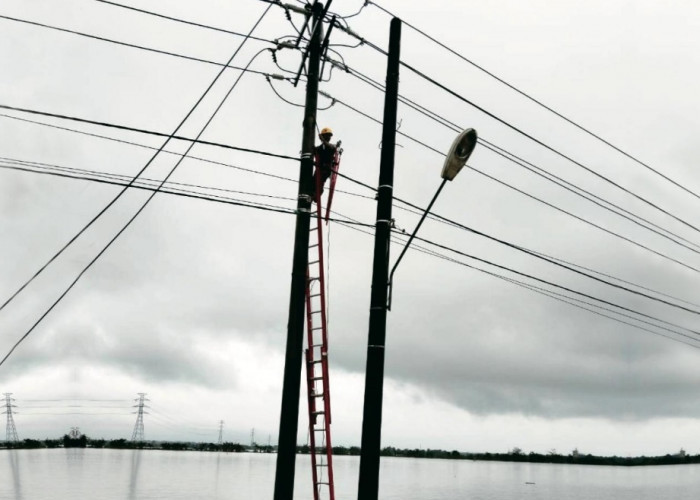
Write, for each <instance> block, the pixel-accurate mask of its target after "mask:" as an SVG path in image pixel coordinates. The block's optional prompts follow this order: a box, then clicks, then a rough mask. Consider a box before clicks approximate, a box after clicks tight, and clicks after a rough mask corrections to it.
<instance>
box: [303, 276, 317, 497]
mask: <svg viewBox="0 0 700 500" xmlns="http://www.w3.org/2000/svg"><path fill="white" fill-rule="evenodd" d="M311 283H312V282H311V278H310V276H309V268H308V267H307V268H306V338H307V345H308V346H309V347H308V348H307V349H306V351H305V357H306V387H307V393H306V399H307V405H308V408H309V451H310V454H311V480H312V482H313V489H314V500H320V499H319V496H318V488H317V486H316V485H317V484H318V475H317V472H316V456H315V455H314V453H313V449H314V447H315V446H316V433H315V423H316V422H315V421H316V419H315V417H314V414H315V412H316V398H315V397H314V393H315V387H316V381H315V380H314V377H315V369H314V365H313V363H312V361H313V352H312V347H311V346H312V345H313V314H312V311H313V308H312V303H311Z"/></svg>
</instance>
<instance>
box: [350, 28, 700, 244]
mask: <svg viewBox="0 0 700 500" xmlns="http://www.w3.org/2000/svg"><path fill="white" fill-rule="evenodd" d="M339 27H340V26H339ZM341 29H343V28H342V27H341ZM344 31H346V33H348V34H352V35H353V36H356V37H357V36H359V35H357V34H356V33H354V32H352V30H348V29H345V30H344ZM361 39H362V40H364V42H365V44H367V45H368V46H370V47H371V48H373V49H374V50H376V51H377V52H379V53H380V54H383V55H385V56H386V55H387V52H386V51H385V50H384V49H382V48H381V47H379V46H377V45H376V44H374V43H372V42H370V41H368V40H367V39H365V38H361ZM400 64H401V65H402V66H404V67H405V68H406V69H408V70H409V71H411V72H412V73H414V74H416V75H417V76H419V77H421V78H422V79H424V80H425V81H427V82H428V83H431V84H432V85H434V86H435V87H437V88H439V89H441V90H443V91H445V92H447V93H448V94H450V95H451V96H453V97H455V98H457V99H458V100H460V101H462V102H464V103H465V104H468V105H469V106H471V107H473V108H474V109H477V110H478V111H480V112H482V113H483V114H485V115H486V116H489V117H490V118H492V119H494V120H496V121H497V122H499V123H501V124H502V125H505V126H506V127H508V128H509V129H511V130H513V131H514V132H516V133H518V134H520V135H522V136H523V137H525V138H527V139H529V140H531V141H532V142H534V143H536V144H538V145H540V146H542V147H543V148H545V149H546V150H548V151H550V152H551V153H554V154H555V155H557V156H559V157H560V158H563V159H565V160H567V161H568V162H570V163H572V164H573V165H576V166H577V167H579V168H581V169H583V170H585V171H586V172H588V173H590V174H591V175H594V176H595V177H598V178H599V179H601V180H603V181H604V182H606V183H608V184H610V185H612V186H614V187H616V188H617V189H619V190H621V191H623V192H625V193H627V194H629V195H630V196H632V197H634V198H636V199H637V200H639V201H641V202H642V203H644V204H646V205H648V206H650V207H652V208H654V209H656V210H658V211H659V212H661V213H663V214H665V215H666V216H668V217H670V218H672V219H674V220H676V221H677V222H680V223H681V224H683V225H685V226H687V227H689V228H691V229H693V230H694V231H697V232H699V233H700V229H699V228H698V227H696V226H694V225H693V224H691V223H689V222H688V221H686V220H684V219H682V218H680V217H678V216H677V215H674V214H673V213H671V212H669V211H668V210H666V209H664V208H662V207H660V206H659V205H657V204H655V203H653V202H651V201H649V200H647V199H646V198H645V197H643V196H641V195H638V194H637V193H635V192H633V191H631V190H630V189H628V188H626V187H624V186H622V185H621V184H619V183H617V182H615V181H613V180H612V179H610V178H608V177H606V176H605V175H603V174H601V173H599V172H597V171H595V170H593V169H592V168H590V167H587V166H586V165H584V164H583V163H581V162H579V161H577V160H575V159H573V158H571V157H570V156H567V155H566V154H565V153H562V152H561V151H559V150H558V149H556V148H554V147H553V146H550V145H549V144H547V143H545V142H543V141H541V140H540V139H537V138H536V137H534V136H533V135H531V134H528V133H527V132H525V131H524V130H522V129H521V128H519V127H517V126H515V125H513V124H512V123H510V122H508V121H507V120H504V119H503V118H500V117H499V116H497V115H495V114H494V113H492V112H490V111H488V110H487V109H485V108H483V107H482V106H479V105H478V104H476V103H475V102H473V101H471V100H469V99H467V98H466V97H464V96H463V95H461V94H459V93H458V92H456V91H455V90H452V89H451V88H449V87H447V86H446V85H444V84H442V83H440V82H438V81H437V80H435V79H434V78H432V77H430V76H428V75H426V74H425V73H423V72H422V71H420V70H418V69H416V68H414V67H413V66H411V65H410V64H408V63H406V62H404V61H400Z"/></svg>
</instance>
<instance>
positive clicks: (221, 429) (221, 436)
mask: <svg viewBox="0 0 700 500" xmlns="http://www.w3.org/2000/svg"><path fill="white" fill-rule="evenodd" d="M217 443H218V444H219V446H221V445H222V444H224V421H223V420H219V440H218V441H217Z"/></svg>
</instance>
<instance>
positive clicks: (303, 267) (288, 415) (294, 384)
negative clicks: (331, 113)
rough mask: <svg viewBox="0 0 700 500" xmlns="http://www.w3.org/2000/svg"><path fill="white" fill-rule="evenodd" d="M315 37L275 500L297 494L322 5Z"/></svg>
mask: <svg viewBox="0 0 700 500" xmlns="http://www.w3.org/2000/svg"><path fill="white" fill-rule="evenodd" d="M312 10H313V28H312V29H313V34H312V37H311V42H310V43H309V71H308V81H307V83H306V107H305V109H304V135H303V139H302V143H301V167H300V172H299V197H298V201H297V216H296V232H295V236H294V257H293V261H292V285H291V292H290V298H289V321H288V323H287V350H286V355H285V361H284V383H283V386H282V410H281V412H280V431H279V442H278V446H277V469H276V471H275V493H274V500H292V497H293V495H294V468H295V465H296V446H297V430H298V424H299V422H298V420H299V419H298V416H299V389H300V387H301V365H302V346H303V339H304V306H305V293H306V271H307V267H308V264H309V227H310V221H309V220H310V214H311V191H312V179H313V173H312V171H313V162H314V160H313V154H314V143H315V136H316V108H317V104H318V76H319V66H320V60H321V40H322V39H323V33H322V31H323V24H322V23H323V20H322V19H321V13H322V11H323V6H322V5H321V4H320V3H319V2H318V1H316V2H315V3H314V6H313V9H312Z"/></svg>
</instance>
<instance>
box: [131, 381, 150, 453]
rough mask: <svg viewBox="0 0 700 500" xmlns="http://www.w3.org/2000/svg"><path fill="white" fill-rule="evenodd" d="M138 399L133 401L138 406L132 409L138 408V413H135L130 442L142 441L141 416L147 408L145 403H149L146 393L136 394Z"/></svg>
mask: <svg viewBox="0 0 700 500" xmlns="http://www.w3.org/2000/svg"><path fill="white" fill-rule="evenodd" d="M138 395H139V397H138V398H137V399H134V401H136V402H137V403H138V404H135V405H134V408H138V411H137V412H136V424H134V432H133V433H132V434H131V440H132V441H137V442H138V441H143V415H144V413H146V415H148V413H147V412H144V411H143V409H144V408H148V406H146V401H150V399H146V393H145V392H139V393H138Z"/></svg>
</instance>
